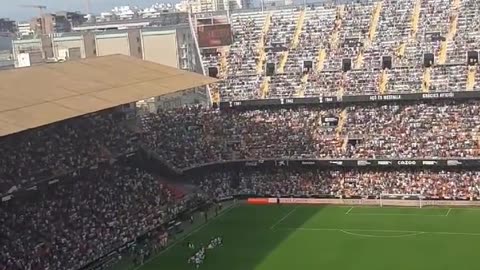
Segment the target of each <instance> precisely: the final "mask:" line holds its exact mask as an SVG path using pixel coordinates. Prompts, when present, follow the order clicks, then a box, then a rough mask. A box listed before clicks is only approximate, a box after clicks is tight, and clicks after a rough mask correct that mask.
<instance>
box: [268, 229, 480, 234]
mask: <svg viewBox="0 0 480 270" xmlns="http://www.w3.org/2000/svg"><path fill="white" fill-rule="evenodd" d="M277 230H288V231H336V232H343V231H353V232H355V231H356V232H381V233H385V232H391V233H412V234H414V233H416V234H440V235H466V236H480V233H474V232H471V233H470V232H467V233H463V232H429V231H408V230H382V229H348V228H343V229H340V228H303V227H300V228H278V229H277Z"/></svg>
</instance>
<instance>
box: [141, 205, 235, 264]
mask: <svg viewBox="0 0 480 270" xmlns="http://www.w3.org/2000/svg"><path fill="white" fill-rule="evenodd" d="M235 207H237V205H235V204H234V205H232V206H230V207H229V208H228V209H225V210H224V211H223V212H222V213H220V214H219V215H218V216H216V217H214V218H212V219H210V220H208V221H207V222H205V223H204V224H202V225H200V226H198V227H197V228H195V229H193V230H192V231H191V232H189V233H187V234H185V235H184V236H182V237H180V238H179V239H177V240H175V241H174V242H173V243H172V244H171V245H169V246H168V247H167V248H165V249H164V250H162V251H161V252H159V253H158V254H156V255H155V256H153V257H151V258H150V259H148V260H147V261H146V262H145V263H144V264H142V265H139V266H137V267H135V268H134V269H133V270H139V269H141V268H143V267H144V266H147V265H148V264H150V263H152V262H153V261H154V260H155V259H157V258H159V257H160V256H161V255H162V254H164V253H165V252H167V251H169V250H170V249H171V248H173V247H174V246H176V245H177V244H178V243H180V242H182V241H183V240H185V239H186V238H188V237H189V236H191V235H193V234H194V233H196V232H198V231H200V230H201V229H203V228H205V227H206V226H207V225H208V224H210V223H211V222H212V221H214V220H217V219H219V218H220V217H221V216H223V215H225V214H226V213H228V212H230V210H232V209H234V208H235Z"/></svg>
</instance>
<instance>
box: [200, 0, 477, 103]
mask: <svg viewBox="0 0 480 270" xmlns="http://www.w3.org/2000/svg"><path fill="white" fill-rule="evenodd" d="M478 17H480V9H478V2H477V1H475V0H461V1H459V2H458V6H456V4H455V3H454V2H452V1H447V0H422V1H415V0H386V1H382V2H381V3H380V2H371V1H367V2H364V3H360V2H353V3H347V4H345V5H339V6H335V5H331V4H325V5H312V6H308V7H305V8H292V7H285V8H279V9H275V10H270V11H269V12H241V13H234V14H232V30H233V32H234V40H233V45H232V46H231V47H230V50H229V53H228V54H226V55H225V58H226V59H225V62H226V63H228V64H227V65H228V68H225V69H223V70H224V72H223V73H220V74H218V76H219V77H221V78H222V79H224V80H223V81H222V82H221V83H220V84H219V89H220V94H221V100H222V101H231V100H244V99H258V98H261V97H262V96H266V97H271V98H280V97H283V98H285V97H297V96H299V95H300V96H318V95H337V94H338V93H342V94H346V95H358V94H378V93H411V92H422V91H430V92H446V91H465V90H474V89H475V90H478V89H480V84H478V80H476V82H475V81H474V82H473V84H470V83H469V79H468V73H469V70H468V68H467V65H466V64H467V53H468V52H469V51H477V52H478V49H479V48H480V42H479V40H480V39H479V38H478V37H479V35H480V34H479V33H480V31H479V30H478V26H476V25H478ZM429 53H430V54H433V56H434V60H433V62H434V64H435V65H434V66H432V67H425V66H424V55H425V54H429ZM383 57H390V62H391V63H392V66H391V67H390V68H388V69H387V70H386V71H385V74H383V71H382V69H383V66H382V61H383ZM344 60H348V61H351V70H349V71H346V72H344V71H342V61H344ZM220 62H221V58H216V59H212V58H210V57H205V61H204V65H205V66H206V67H217V68H218V69H219V70H220V66H221V65H220ZM306 62H311V66H310V67H306V66H304V64H305V63H306ZM267 64H271V65H272V66H273V69H272V70H271V71H272V73H273V74H267V68H265V67H266V66H267ZM437 64H439V65H437ZM475 73H478V72H475ZM392 78H394V79H392Z"/></svg>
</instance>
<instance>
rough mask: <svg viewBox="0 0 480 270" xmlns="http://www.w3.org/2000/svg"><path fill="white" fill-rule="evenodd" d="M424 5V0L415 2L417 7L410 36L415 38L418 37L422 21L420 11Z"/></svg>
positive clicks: (413, 15) (414, 9)
mask: <svg viewBox="0 0 480 270" xmlns="http://www.w3.org/2000/svg"><path fill="white" fill-rule="evenodd" d="M421 7H422V1H421V0H417V1H416V2H415V7H414V8H413V14H412V32H411V35H410V38H411V39H412V40H413V39H415V38H416V36H417V33H418V26H419V23H420V11H421Z"/></svg>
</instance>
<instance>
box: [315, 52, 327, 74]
mask: <svg viewBox="0 0 480 270" xmlns="http://www.w3.org/2000/svg"><path fill="white" fill-rule="evenodd" d="M326 57H327V51H326V50H325V49H324V48H321V49H320V50H318V56H317V65H316V66H315V70H316V71H317V72H322V70H323V67H324V66H325V58H326Z"/></svg>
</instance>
